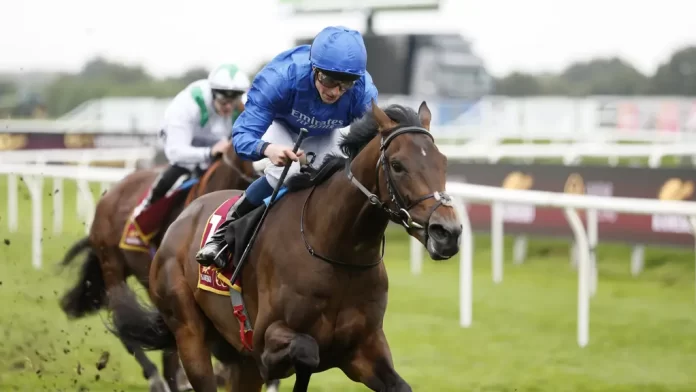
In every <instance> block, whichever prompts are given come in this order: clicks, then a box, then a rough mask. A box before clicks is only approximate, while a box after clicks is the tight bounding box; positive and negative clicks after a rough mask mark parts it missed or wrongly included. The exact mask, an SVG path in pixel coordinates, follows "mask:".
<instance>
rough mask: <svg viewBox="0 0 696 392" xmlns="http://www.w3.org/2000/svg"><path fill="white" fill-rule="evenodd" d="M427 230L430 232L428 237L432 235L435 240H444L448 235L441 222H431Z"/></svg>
mask: <svg viewBox="0 0 696 392" xmlns="http://www.w3.org/2000/svg"><path fill="white" fill-rule="evenodd" d="M428 232H429V233H430V237H432V238H433V239H435V240H444V239H447V237H449V234H450V233H449V231H447V229H445V227H444V226H443V225H441V224H438V223H433V224H432V225H430V227H428Z"/></svg>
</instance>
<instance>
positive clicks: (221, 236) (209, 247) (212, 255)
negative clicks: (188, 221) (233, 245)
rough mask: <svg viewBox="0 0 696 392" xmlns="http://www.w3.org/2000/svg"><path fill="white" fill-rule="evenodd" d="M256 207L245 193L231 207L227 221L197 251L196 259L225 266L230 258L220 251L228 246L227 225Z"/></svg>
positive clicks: (203, 263)
mask: <svg viewBox="0 0 696 392" xmlns="http://www.w3.org/2000/svg"><path fill="white" fill-rule="evenodd" d="M256 207H257V206H255V205H254V204H252V203H251V202H250V201H249V200H248V199H247V198H246V194H243V195H242V196H241V197H240V199H239V200H237V202H236V203H235V205H233V206H232V208H230V213H228V214H227V217H226V219H225V221H224V222H222V224H221V225H220V226H219V227H218V228H217V230H215V233H213V235H212V236H211V237H210V240H209V241H208V242H206V244H205V245H204V246H203V247H202V248H201V249H200V250H199V251H198V253H196V261H198V262H199V263H200V264H201V265H203V266H205V267H207V266H209V265H211V264H215V265H216V266H217V267H218V268H225V267H226V266H227V262H228V258H227V257H226V255H221V254H220V253H221V251H222V250H223V249H224V248H225V246H226V243H225V233H226V232H227V227H228V226H229V225H230V224H231V223H233V222H235V221H236V220H237V219H239V218H241V217H243V216H244V215H246V214H248V213H249V212H251V211H253V210H254V209H256Z"/></svg>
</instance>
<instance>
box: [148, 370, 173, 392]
mask: <svg viewBox="0 0 696 392" xmlns="http://www.w3.org/2000/svg"><path fill="white" fill-rule="evenodd" d="M147 383H148V384H149V385H150V392H172V391H171V390H170V389H169V387H168V386H167V383H166V382H164V379H163V378H162V376H160V375H159V374H155V375H153V376H152V377H150V378H148V379H147Z"/></svg>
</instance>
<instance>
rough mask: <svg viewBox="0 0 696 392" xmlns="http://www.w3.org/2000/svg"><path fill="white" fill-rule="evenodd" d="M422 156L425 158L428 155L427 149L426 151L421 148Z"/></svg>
mask: <svg viewBox="0 0 696 392" xmlns="http://www.w3.org/2000/svg"><path fill="white" fill-rule="evenodd" d="M421 154H423V156H426V153H425V149H424V148H421Z"/></svg>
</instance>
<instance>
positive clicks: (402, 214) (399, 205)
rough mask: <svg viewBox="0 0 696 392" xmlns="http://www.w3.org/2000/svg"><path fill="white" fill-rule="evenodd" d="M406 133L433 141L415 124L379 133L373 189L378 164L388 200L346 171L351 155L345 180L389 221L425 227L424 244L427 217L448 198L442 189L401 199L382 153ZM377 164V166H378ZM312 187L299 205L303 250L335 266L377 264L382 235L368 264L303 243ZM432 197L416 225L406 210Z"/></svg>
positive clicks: (383, 238) (431, 136)
mask: <svg viewBox="0 0 696 392" xmlns="http://www.w3.org/2000/svg"><path fill="white" fill-rule="evenodd" d="M385 133H387V134H388V135H387V136H386V138H385V137H384V134H385ZM406 133H420V134H425V135H428V137H429V138H430V140H432V141H433V142H435V139H434V138H433V135H432V134H430V132H429V131H428V130H427V129H425V128H423V127H419V126H402V127H399V126H397V127H396V128H393V129H392V130H389V131H386V132H384V133H383V134H382V138H381V144H380V147H379V149H380V156H379V159H378V160H377V165H376V166H375V172H376V173H375V174H376V178H377V192H379V173H380V166H381V168H382V172H383V173H384V176H385V177H386V185H387V191H388V192H389V201H388V202H382V201H381V200H380V197H379V196H378V195H376V194H374V193H372V192H370V191H369V190H368V189H367V188H366V187H365V186H364V185H363V184H361V183H360V181H358V180H357V179H356V178H355V176H354V175H353V172H352V171H351V170H350V165H351V163H352V162H353V159H354V158H355V157H353V156H351V157H348V159H347V160H346V168H345V172H346V175H347V176H348V179H349V180H350V182H351V184H353V185H354V186H355V187H357V188H358V189H359V190H360V191H361V192H362V193H363V194H364V195H365V196H367V199H368V200H369V202H370V204H372V205H374V206H377V207H378V208H380V209H381V210H383V211H384V212H386V213H387V215H388V216H389V220H390V221H392V222H394V223H396V224H399V225H401V226H403V227H405V228H406V229H407V230H408V229H424V230H425V242H426V244H427V241H428V239H429V232H428V226H429V223H430V218H431V217H432V215H433V213H434V212H435V210H437V209H438V208H439V207H440V206H448V207H451V206H452V198H451V197H450V196H449V195H448V194H447V193H446V192H445V191H436V192H433V193H429V194H427V195H423V196H421V197H418V198H417V199H415V200H414V201H413V202H411V204H408V205H407V204H406V202H405V199H404V198H403V196H401V194H400V193H399V191H398V190H397V188H396V184H395V182H394V179H393V178H392V176H391V172H390V170H389V159H388V158H389V157H388V155H387V154H386V152H387V148H388V147H389V144H390V143H391V142H392V141H393V140H394V139H396V138H397V137H398V136H400V135H403V134H406ZM380 163H381V165H380ZM315 189H316V187H312V190H311V191H310V192H309V194H308V195H307V198H306V199H305V202H304V205H303V206H302V214H301V215H300V233H301V234H302V239H303V241H304V243H305V247H306V248H307V251H309V253H310V254H311V255H312V256H314V257H317V258H319V259H321V260H324V261H326V262H328V263H330V264H336V265H341V266H345V267H350V268H358V269H367V268H371V267H374V266H377V265H379V264H380V263H381V262H382V260H383V259H384V248H385V246H384V245H385V237H384V235H383V236H382V252H381V255H380V258H379V260H377V261H376V262H373V263H370V264H358V265H356V264H352V263H346V262H342V261H336V260H332V259H330V258H328V257H326V256H322V255H320V254H318V253H317V252H316V251H315V250H314V249H313V248H312V246H311V245H309V243H308V242H307V239H306V238H305V234H304V216H305V210H306V209H307V204H308V202H309V199H310V197H311V196H312V193H314V190H315ZM431 198H432V199H435V200H436V203H435V204H434V205H433V206H432V208H431V209H430V211H429V212H428V218H427V220H426V221H425V223H423V224H420V223H418V222H416V221H414V220H413V218H412V217H411V214H410V213H409V211H410V210H411V209H412V208H413V207H415V206H417V205H418V204H420V203H421V202H423V201H425V200H428V199H431ZM390 204H391V205H394V206H396V208H392V207H391V206H390Z"/></svg>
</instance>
